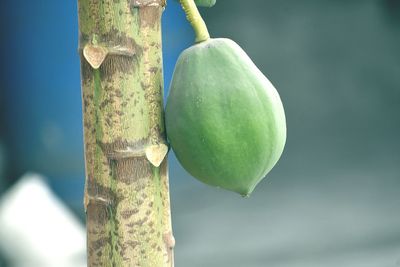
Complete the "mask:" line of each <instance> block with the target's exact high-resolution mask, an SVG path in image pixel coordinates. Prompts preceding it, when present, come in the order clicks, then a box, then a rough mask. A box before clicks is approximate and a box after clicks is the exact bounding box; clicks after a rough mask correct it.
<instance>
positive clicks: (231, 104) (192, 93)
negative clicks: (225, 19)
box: [165, 38, 286, 196]
mask: <svg viewBox="0 0 400 267" xmlns="http://www.w3.org/2000/svg"><path fill="white" fill-rule="evenodd" d="M165 124H166V130H167V136H168V139H169V142H170V145H171V147H172V149H173V150H174V152H175V154H176V157H177V159H178V161H179V162H180V163H181V165H182V166H183V167H184V169H186V171H187V172H189V173H190V174H191V175H192V176H193V177H195V178H197V179H199V180H200V181H202V182H204V183H206V184H209V185H212V186H216V187H221V188H224V189H227V190H231V191H234V192H237V193H239V194H241V195H242V196H249V195H250V193H251V192H252V191H253V189H254V188H255V186H256V185H257V184H258V183H259V182H260V181H261V180H262V179H263V178H264V176H266V174H267V173H268V172H269V171H270V170H271V169H272V167H273V166H274V165H275V164H276V162H277V161H278V159H279V158H280V156H281V154H282V152H283V149H284V146H285V142H286V119H285V113H284V109H283V105H282V102H281V99H280V96H279V94H278V92H277V91H276V89H275V88H274V86H273V85H272V84H271V82H270V81H269V80H268V79H267V78H266V77H265V76H264V75H263V74H262V72H261V71H260V70H259V69H258V68H257V67H256V65H255V64H254V63H253V61H252V60H251V59H250V58H249V56H248V55H247V54H246V53H245V52H244V51H243V50H242V48H241V47H240V46H239V45H238V44H236V43H235V42H234V41H232V40H229V39H224V38H217V39H208V40H206V41H203V42H200V43H197V44H195V45H193V46H191V47H189V48H188V49H186V50H184V51H183V52H182V53H181V55H180V56H179V58H178V61H177V63H176V66H175V69H174V73H173V77H172V81H171V84H170V90H169V95H168V98H167V103H166V111H165Z"/></svg>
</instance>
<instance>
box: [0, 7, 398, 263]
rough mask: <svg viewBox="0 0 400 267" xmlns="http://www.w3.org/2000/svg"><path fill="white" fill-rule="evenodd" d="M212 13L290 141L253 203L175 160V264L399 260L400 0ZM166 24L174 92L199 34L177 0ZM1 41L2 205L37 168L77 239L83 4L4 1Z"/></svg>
mask: <svg viewBox="0 0 400 267" xmlns="http://www.w3.org/2000/svg"><path fill="white" fill-rule="evenodd" d="M201 12H202V14H203V15H204V18H205V20H206V22H207V25H208V27H209V31H210V33H211V35H212V36H213V37H228V38H231V39H233V40H235V41H236V42H237V43H238V44H240V45H241V46H242V48H243V49H244V50H245V51H246V52H247V53H248V54H249V56H250V57H251V58H252V59H253V61H254V62H255V63H256V65H258V67H259V68H260V69H261V70H262V71H263V73H264V74H265V75H266V76H267V77H268V78H269V79H270V80H271V81H272V83H273V84H274V85H275V86H276V88H277V90H278V91H279V93H280V95H281V98H282V101H283V103H284V105H285V109H286V115H287V123H288V140H287V145H286V149H285V152H284V154H283V156H282V158H281V160H280V162H279V164H278V165H277V166H276V167H275V168H274V170H273V171H272V172H271V173H270V174H269V175H268V177H267V179H265V180H264V181H263V182H262V183H261V184H260V185H259V186H258V187H257V188H256V190H255V191H254V193H253V195H252V197H251V198H249V199H242V198H241V197H239V196H238V195H236V194H233V193H230V192H225V191H221V190H218V189H215V188H211V187H208V186H206V185H203V184H201V183H200V182H198V181H197V180H194V179H193V178H191V177H190V176H189V175H188V174H187V173H186V172H185V171H184V170H183V169H182V168H181V167H180V165H179V164H178V163H177V161H176V159H175V157H174V154H173V153H170V155H169V159H170V185H171V186H170V187H171V200H172V214H173V228H174V233H175V238H176V240H177V246H176V250H175V259H176V260H175V262H176V266H178V267H179V266H190V267H202V266H209V267H212V266H215V267H225V266H226V267H227V266H229V267H244V266H245V267H263V266H268V267H275V266H276V267H281V266H282V267H283V266H285V267H286V266H287V267H292V266H293V267H294V266H296V267H303V266H304V267H306V266H307V267H312V266H321V267H330V266H335V267H337V266H349V267H358V266H360V267H361V266H362V267H370V266H371V267H395V266H400V141H399V137H400V49H399V47H400V1H398V0H364V1H359V0H347V1H328V0H284V1H278V0H274V1H273V0H252V1H241V0H218V1H217V5H216V6H215V7H213V8H211V9H201ZM163 27H164V28H163V45H164V73H165V85H166V86H165V88H166V95H167V93H168V84H169V81H170V78H171V75H172V71H173V67H174V64H175V62H176V59H177V57H178V55H179V53H180V52H181V51H182V50H183V49H185V48H186V47H188V46H190V45H191V44H192V42H193V38H194V35H193V33H192V30H191V28H190V27H189V25H188V23H186V21H185V16H184V14H183V11H182V10H181V8H180V6H179V5H178V4H177V2H175V1H172V0H170V1H169V2H168V7H167V9H166V11H165V12H164V16H163ZM0 36H1V39H0V40H1V42H0V59H1V60H0V70H1V71H0V201H1V198H2V195H3V196H7V194H8V196H10V193H9V192H10V190H11V191H12V190H13V188H14V186H13V185H15V184H17V185H18V186H20V187H21V184H18V182H20V181H21V180H20V177H21V176H22V175H23V174H25V173H31V175H30V176H32V175H33V176H34V177H36V178H32V177H31V180H30V181H39V182H38V183H39V184H41V183H43V185H44V186H48V187H49V191H46V193H45V195H47V194H48V195H49V199H53V198H54V199H55V201H56V202H57V201H58V202H57V205H59V206H63V205H64V206H63V208H64V209H65V211H66V212H69V213H71V216H72V217H74V218H72V217H71V220H76V222H77V223H75V222H74V223H73V225H74V226H73V227H72V228H74V229H75V228H76V229H78V228H79V229H78V230H77V233H79V231H81V230H82V229H83V224H84V212H83V205H82V198H83V186H84V159H83V140H82V125H81V124H82V122H81V120H82V115H81V112H82V111H81V98H80V76H79V75H80V69H79V68H80V65H79V57H78V53H77V46H78V20H77V7H76V1H54V0H37V1H24V0H13V1H1V2H0ZM33 173H38V174H40V175H41V176H40V177H39V178H37V177H38V176H37V175H34V174H33ZM27 176H29V174H28V175H25V177H27ZM32 179H33V180H32ZM35 179H36V180H35ZM38 183H36V184H38ZM10 188H11V189H10ZM7 191H8V192H7ZM14 191H15V190H14ZM42 195H43V194H42ZM4 198H5V197H4ZM58 199H60V200H61V201H59V200H58ZM54 203H55V202H54ZM54 205H55V204H54ZM0 208H1V206H0ZM45 211H46V210H45ZM13 212H14V213H21V210H18V209H16V210H14V211H13ZM42 216H46V213H45V212H44V215H42ZM49 216H50V215H49ZM75 218H78V219H75ZM21 221H22V225H23V223H26V225H27V228H29V227H32V226H29V223H30V222H29V220H28V221H23V220H21ZM72 228H71V229H72ZM36 231H38V230H36ZM71 231H72V230H71ZM0 234H1V232H0ZM3 234H4V233H3ZM47 234H48V233H47ZM4 235H5V234H4ZM77 235H78V234H77ZM45 236H46V231H45V230H44V231H43V233H41V238H43V240H44V241H43V242H46V241H45V240H46V237H45ZM5 240H6V238H5V236H1V235H0V248H1V247H2V245H1V243H2V242H3V243H6V242H5ZM7 240H8V239H7ZM22 240H23V238H22V239H21V242H19V243H18V242H17V243H16V246H20V247H19V248H18V249H20V250H29V249H30V248H29V244H30V243H26V242H23V241H22ZM77 240H79V238H78V239H77ZM83 245H84V244H83ZM27 246H28V247H27ZM32 246H33V245H32ZM77 246H78V247H82V244H79V245H77ZM4 247H6V248H7V247H8V244H3V248H4ZM15 249H17V248H15ZM55 249H56V250H57V249H58V250H60V248H57V246H56V247H55ZM81 257H82V258H84V255H81ZM12 264H13V262H12V261H11V260H10V256H9V252H7V249H3V250H0V266H7V267H9V266H17V265H16V264H15V262H14V265H12ZM26 266H27V267H32V266H29V264H28V265H26ZM77 266H78V265H77ZM17 267H21V266H17Z"/></svg>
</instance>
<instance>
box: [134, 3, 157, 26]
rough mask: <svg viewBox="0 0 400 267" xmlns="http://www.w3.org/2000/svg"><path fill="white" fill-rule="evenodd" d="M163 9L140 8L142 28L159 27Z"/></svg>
mask: <svg viewBox="0 0 400 267" xmlns="http://www.w3.org/2000/svg"><path fill="white" fill-rule="evenodd" d="M161 12H162V8H161V7H154V6H143V7H141V8H139V17H140V26H141V27H151V28H154V27H157V28H158V27H159V23H160V16H161Z"/></svg>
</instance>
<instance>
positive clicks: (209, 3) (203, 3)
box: [175, 0, 217, 7]
mask: <svg viewBox="0 0 400 267" xmlns="http://www.w3.org/2000/svg"><path fill="white" fill-rule="evenodd" d="M175 1H177V2H179V0H175ZM194 2H195V3H196V6H199V7H213V6H214V5H215V3H216V2H217V0H194Z"/></svg>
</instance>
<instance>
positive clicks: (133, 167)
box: [114, 158, 151, 185]
mask: <svg viewBox="0 0 400 267" xmlns="http://www.w3.org/2000/svg"><path fill="white" fill-rule="evenodd" d="M114 168H115V169H114V170H115V173H114V174H115V176H114V178H115V179H116V180H118V181H121V182H123V183H125V184H128V185H130V184H132V183H133V182H135V181H137V180H138V179H142V178H146V177H149V176H151V166H150V163H149V162H148V161H147V159H146V158H123V159H119V160H114Z"/></svg>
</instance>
